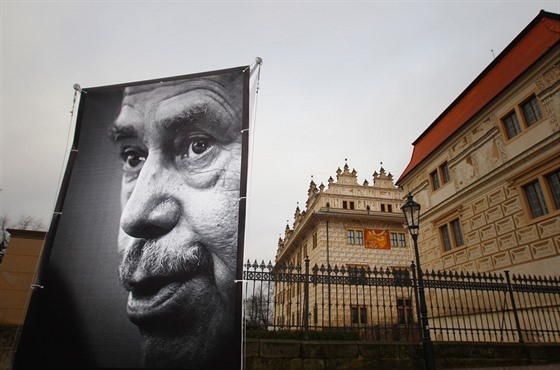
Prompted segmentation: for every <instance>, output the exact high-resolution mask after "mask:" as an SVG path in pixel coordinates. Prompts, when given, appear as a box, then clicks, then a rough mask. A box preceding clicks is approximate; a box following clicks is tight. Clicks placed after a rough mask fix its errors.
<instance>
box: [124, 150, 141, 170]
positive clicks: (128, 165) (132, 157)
mask: <svg viewBox="0 0 560 370" xmlns="http://www.w3.org/2000/svg"><path fill="white" fill-rule="evenodd" d="M121 157H122V159H123V161H124V169H125V170H139V169H140V168H142V165H143V164H144V162H145V161H146V155H145V154H143V153H140V152H139V151H137V150H134V149H125V150H124V151H123V153H122V155H121Z"/></svg>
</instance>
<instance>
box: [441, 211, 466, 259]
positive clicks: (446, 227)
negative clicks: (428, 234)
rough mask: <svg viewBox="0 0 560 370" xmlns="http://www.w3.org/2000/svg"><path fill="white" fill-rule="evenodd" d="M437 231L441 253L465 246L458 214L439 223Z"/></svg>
mask: <svg viewBox="0 0 560 370" xmlns="http://www.w3.org/2000/svg"><path fill="white" fill-rule="evenodd" d="M437 229H438V234H439V240H440V245H441V247H442V249H443V253H448V252H452V251H455V250H457V249H460V248H463V247H465V246H466V243H465V238H464V235H465V233H464V232H463V229H464V228H463V223H462V222H461V217H460V215H459V214H453V215H450V216H449V217H448V218H446V219H445V220H444V221H441V222H439V223H438V224H437ZM459 243H461V244H459Z"/></svg>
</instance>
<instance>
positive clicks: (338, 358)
mask: <svg viewBox="0 0 560 370" xmlns="http://www.w3.org/2000/svg"><path fill="white" fill-rule="evenodd" d="M435 353H436V364H437V368H438V369H451V368H466V367H493V366H507V365H531V364H551V363H558V364H560V345H558V344H539V345H534V344H529V345H522V344H517V343H514V344H488V343H435ZM422 354H423V352H422V345H421V344H418V343H373V342H355V341H296V340H271V339H247V340H246V351H245V370H315V369H316V370H328V369H344V370H361V369H390V370H394V369H395V368H399V369H422V368H423V363H424V362H423V357H422Z"/></svg>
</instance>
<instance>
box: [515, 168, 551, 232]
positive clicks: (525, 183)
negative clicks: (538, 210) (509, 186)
mask: <svg viewBox="0 0 560 370" xmlns="http://www.w3.org/2000/svg"><path fill="white" fill-rule="evenodd" d="M552 176H556V177H557V178H558V179H559V180H560V166H558V160H557V158H555V157H554V158H552V160H551V161H549V162H545V163H544V164H542V165H540V166H536V167H535V169H534V171H532V172H530V173H526V174H524V176H522V177H519V178H517V179H515V180H513V184H514V186H515V187H516V188H517V191H518V194H519V197H520V201H521V204H522V207H523V209H524V211H525V214H526V216H527V220H528V223H529V224H532V223H536V222H540V221H542V220H545V219H548V218H552V217H557V216H558V215H560V207H559V206H560V204H559V203H558V202H560V199H556V197H557V196H556V195H555V192H557V193H556V194H558V196H559V197H560V188H555V186H557V187H560V181H559V182H558V183H553V182H551V177H552ZM535 183H538V185H539V188H540V190H541V192H542V200H543V201H544V202H545V204H546V208H547V212H546V213H543V214H540V215H535V214H534V212H533V207H532V206H531V200H530V199H529V196H528V194H527V189H528V187H529V186H530V185H532V184H535Z"/></svg>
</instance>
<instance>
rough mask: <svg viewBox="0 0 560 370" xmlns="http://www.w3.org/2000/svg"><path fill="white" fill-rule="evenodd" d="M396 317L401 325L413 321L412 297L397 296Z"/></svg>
mask: <svg viewBox="0 0 560 370" xmlns="http://www.w3.org/2000/svg"><path fill="white" fill-rule="evenodd" d="M397 317H398V322H399V324H401V325H403V324H404V325H406V324H411V323H412V322H413V320H412V319H413V316H412V299H410V298H397Z"/></svg>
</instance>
